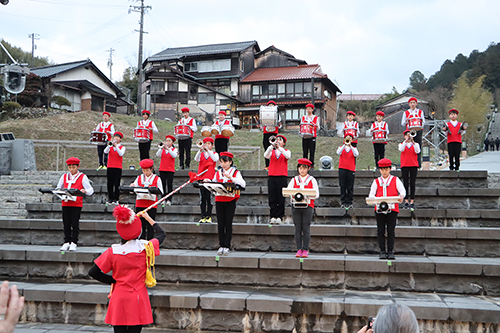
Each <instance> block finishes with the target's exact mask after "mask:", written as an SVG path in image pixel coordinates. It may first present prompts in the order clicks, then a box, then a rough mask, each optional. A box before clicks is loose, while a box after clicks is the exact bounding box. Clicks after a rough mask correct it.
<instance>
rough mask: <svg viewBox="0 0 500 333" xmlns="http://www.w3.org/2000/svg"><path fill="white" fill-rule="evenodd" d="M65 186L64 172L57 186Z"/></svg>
mask: <svg viewBox="0 0 500 333" xmlns="http://www.w3.org/2000/svg"><path fill="white" fill-rule="evenodd" d="M63 186H64V174H63V175H62V176H61V178H59V181H58V182H57V186H56V188H63Z"/></svg>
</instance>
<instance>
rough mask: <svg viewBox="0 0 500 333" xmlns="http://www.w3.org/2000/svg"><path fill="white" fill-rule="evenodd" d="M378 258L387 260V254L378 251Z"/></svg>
mask: <svg viewBox="0 0 500 333" xmlns="http://www.w3.org/2000/svg"><path fill="white" fill-rule="evenodd" d="M378 258H379V259H387V253H385V251H380V254H379V255H378Z"/></svg>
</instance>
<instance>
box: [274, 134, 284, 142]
mask: <svg viewBox="0 0 500 333" xmlns="http://www.w3.org/2000/svg"><path fill="white" fill-rule="evenodd" d="M276 137H277V138H282V139H283V141H284V142H285V143H286V138H285V137H284V136H283V135H281V134H280V135H276Z"/></svg>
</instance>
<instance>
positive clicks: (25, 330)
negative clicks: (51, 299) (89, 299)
mask: <svg viewBox="0 0 500 333" xmlns="http://www.w3.org/2000/svg"><path fill="white" fill-rule="evenodd" d="M67 332H85V333H109V332H113V328H112V327H111V326H94V325H89V326H85V325H70V324H45V323H27V324H18V325H17V326H16V329H15V331H14V333H67ZM160 332H162V333H181V332H188V331H186V330H166V329H159V328H143V329H142V333H160ZM204 333H207V332H204ZM208 333H210V332H208ZM229 333H230V332H229Z"/></svg>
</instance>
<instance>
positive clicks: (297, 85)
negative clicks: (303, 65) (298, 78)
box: [294, 82, 302, 97]
mask: <svg viewBox="0 0 500 333" xmlns="http://www.w3.org/2000/svg"><path fill="white" fill-rule="evenodd" d="M294 88H295V97H301V96H302V82H295V87H294Z"/></svg>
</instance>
